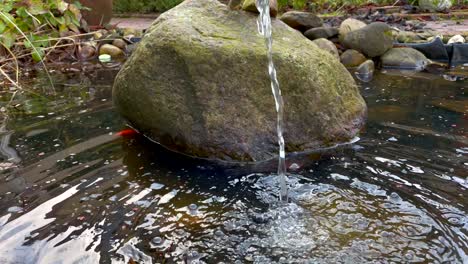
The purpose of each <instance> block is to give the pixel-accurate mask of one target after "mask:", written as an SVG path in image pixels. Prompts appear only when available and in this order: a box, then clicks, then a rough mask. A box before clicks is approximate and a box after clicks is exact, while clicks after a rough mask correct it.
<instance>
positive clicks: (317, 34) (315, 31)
mask: <svg viewBox="0 0 468 264" xmlns="http://www.w3.org/2000/svg"><path fill="white" fill-rule="evenodd" d="M337 35H338V29H337V28H334V27H319V28H311V29H309V30H307V31H306V32H304V36H306V37H307V38H308V39H310V40H315V39H320V38H326V39H328V38H332V37H335V36H337Z"/></svg>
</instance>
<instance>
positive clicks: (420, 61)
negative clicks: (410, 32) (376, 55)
mask: <svg viewBox="0 0 468 264" xmlns="http://www.w3.org/2000/svg"><path fill="white" fill-rule="evenodd" d="M381 60H382V67H384V68H393V69H407V70H417V71H422V70H424V69H425V67H426V66H427V65H428V63H429V60H428V59H427V58H426V56H424V54H422V53H421V52H419V51H417V50H415V49H413V48H393V49H390V50H389V51H387V52H386V53H385V54H384V55H383V56H382V57H381Z"/></svg>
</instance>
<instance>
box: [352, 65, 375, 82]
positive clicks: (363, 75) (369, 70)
mask: <svg viewBox="0 0 468 264" xmlns="http://www.w3.org/2000/svg"><path fill="white" fill-rule="evenodd" d="M374 70H375V64H374V61H372V60H367V61H365V62H364V63H362V64H361V65H359V67H358V68H357V69H356V77H357V78H358V79H359V80H361V81H363V82H369V81H371V80H372V78H373V76H374Z"/></svg>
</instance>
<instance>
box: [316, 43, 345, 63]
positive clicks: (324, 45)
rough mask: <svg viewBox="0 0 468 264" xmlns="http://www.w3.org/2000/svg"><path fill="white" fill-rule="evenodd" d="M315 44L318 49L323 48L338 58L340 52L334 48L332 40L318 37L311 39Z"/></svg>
mask: <svg viewBox="0 0 468 264" xmlns="http://www.w3.org/2000/svg"><path fill="white" fill-rule="evenodd" d="M312 43H314V44H315V45H317V46H318V47H319V48H320V49H322V50H325V51H327V52H329V53H330V54H332V55H333V57H335V58H336V59H337V60H340V53H339V52H338V49H337V48H336V46H335V44H333V42H331V41H329V40H328V39H324V38H320V39H316V40H314V41H312Z"/></svg>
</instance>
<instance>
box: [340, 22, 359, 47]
mask: <svg viewBox="0 0 468 264" xmlns="http://www.w3.org/2000/svg"><path fill="white" fill-rule="evenodd" d="M365 26H366V23H364V22H362V21H359V20H357V19H354V18H348V19H346V20H345V21H343V22H342V23H341V25H340V29H339V30H338V31H339V35H340V37H339V39H340V42H342V43H343V41H344V39H345V37H346V35H348V33H350V32H353V31H356V30H358V29H361V28H363V27H365Z"/></svg>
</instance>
